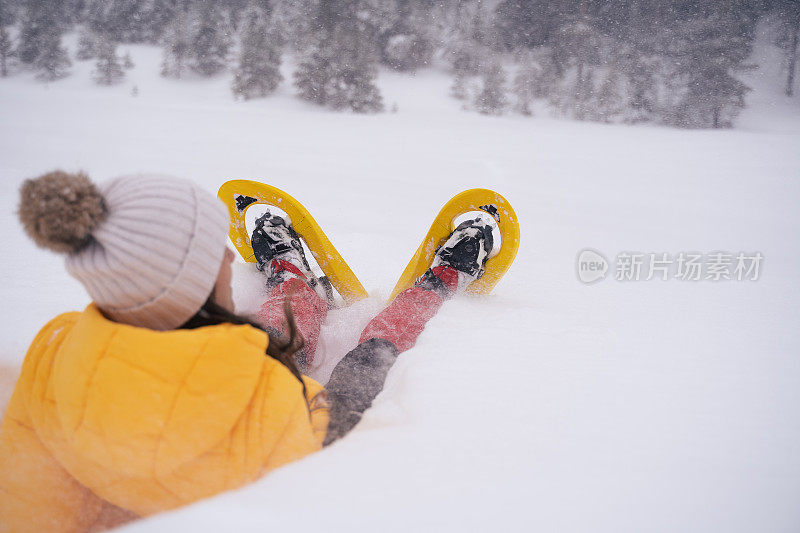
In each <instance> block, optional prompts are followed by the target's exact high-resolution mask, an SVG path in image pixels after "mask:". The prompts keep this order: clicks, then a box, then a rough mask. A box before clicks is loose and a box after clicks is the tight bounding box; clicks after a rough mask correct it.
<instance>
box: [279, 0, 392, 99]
mask: <svg viewBox="0 0 800 533" xmlns="http://www.w3.org/2000/svg"><path fill="white" fill-rule="evenodd" d="M356 7H357V6H356V5H355V4H354V3H352V2H347V1H344V0H331V1H325V2H320V3H319V5H318V6H317V9H316V10H315V12H314V14H313V15H314V21H315V22H314V23H315V24H316V25H317V26H318V27H319V28H320V30H319V31H318V32H317V34H316V36H315V40H314V41H313V42H312V43H311V45H310V46H309V48H308V50H307V52H306V54H305V57H304V59H303V61H302V62H301V63H300V64H299V65H298V67H297V70H296V71H295V73H294V85H295V87H296V88H297V90H298V94H299V95H300V97H301V98H303V99H305V100H308V101H311V102H314V103H316V104H318V105H322V106H327V107H330V108H332V109H337V110H342V109H350V110H352V111H355V112H357V113H376V112H379V111H383V109H384V105H383V98H382V97H381V94H380V91H379V90H378V87H377V86H376V85H375V77H376V76H377V68H376V62H377V61H376V55H377V54H376V53H375V50H374V48H373V46H374V42H373V41H372V40H371V39H369V38H366V37H367V36H365V30H364V29H363V28H361V27H360V26H359V21H358V18H357V17H356V11H355V8H356Z"/></svg>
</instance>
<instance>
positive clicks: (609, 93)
mask: <svg viewBox="0 0 800 533" xmlns="http://www.w3.org/2000/svg"><path fill="white" fill-rule="evenodd" d="M626 91H627V87H626V85H625V79H624V78H623V76H622V74H621V72H620V68H619V65H618V64H617V63H612V64H610V65H609V66H608V69H607V71H606V76H605V79H604V80H603V82H602V83H601V84H600V87H599V89H598V90H597V94H596V96H595V103H594V108H593V113H592V118H593V119H594V120H597V121H599V122H617V121H619V120H620V119H621V118H622V116H623V113H624V112H625V105H626V103H627V102H626Z"/></svg>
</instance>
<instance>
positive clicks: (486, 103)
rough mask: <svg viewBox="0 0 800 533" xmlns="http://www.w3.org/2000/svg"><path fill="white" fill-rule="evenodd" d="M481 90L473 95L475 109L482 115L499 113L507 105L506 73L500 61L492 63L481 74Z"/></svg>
mask: <svg viewBox="0 0 800 533" xmlns="http://www.w3.org/2000/svg"><path fill="white" fill-rule="evenodd" d="M481 82H482V87H481V91H480V92H479V93H478V94H476V95H475V100H474V102H473V104H474V106H475V109H477V110H478V112H479V113H483V114H484V115H500V114H502V113H503V111H505V109H506V106H507V105H508V99H507V97H506V92H507V89H506V74H505V71H504V70H503V66H502V65H500V63H492V64H491V65H490V66H489V67H487V68H486V70H485V71H484V73H483V75H482V76H481Z"/></svg>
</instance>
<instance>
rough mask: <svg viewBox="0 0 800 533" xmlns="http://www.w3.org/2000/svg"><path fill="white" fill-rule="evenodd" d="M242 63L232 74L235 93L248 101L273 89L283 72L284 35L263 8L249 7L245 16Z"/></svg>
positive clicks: (243, 22)
mask: <svg viewBox="0 0 800 533" xmlns="http://www.w3.org/2000/svg"><path fill="white" fill-rule="evenodd" d="M241 24H242V43H241V50H240V52H239V65H238V66H237V67H236V70H235V71H234V75H233V86H232V89H233V94H234V95H236V96H241V97H242V98H244V99H245V100H248V99H250V98H256V97H264V96H266V95H268V94H269V93H271V92H273V91H274V90H275V89H276V88H277V87H278V85H279V84H280V82H281V81H282V80H283V76H282V75H281V72H280V66H281V52H282V47H283V44H284V43H283V38H282V37H281V35H280V33H279V32H278V31H277V29H276V28H275V26H274V23H271V22H270V21H269V20H267V18H266V15H265V14H264V12H263V11H262V10H261V9H258V8H256V7H252V8H250V9H249V10H248V11H247V12H246V13H245V14H244V16H243V17H242V23H241Z"/></svg>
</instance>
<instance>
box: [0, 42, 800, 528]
mask: <svg viewBox="0 0 800 533" xmlns="http://www.w3.org/2000/svg"><path fill="white" fill-rule="evenodd" d="M125 49H130V50H131V53H132V56H133V59H134V61H135V62H136V68H135V69H134V71H132V72H131V73H130V74H129V80H128V81H126V82H125V83H123V84H121V85H119V86H116V87H111V88H99V87H96V86H94V85H93V84H92V82H91V80H90V76H89V72H90V71H91V69H92V67H93V65H92V64H91V62H82V63H77V62H76V64H75V68H74V71H73V74H72V76H71V77H69V78H67V79H65V80H61V81H58V82H55V83H51V84H48V85H44V84H41V83H38V82H34V81H33V79H32V76H31V75H28V74H19V75H16V76H14V77H12V78H9V79H3V80H0V123H2V128H0V180H1V181H0V182H2V183H3V184H4V187H3V190H2V192H1V193H0V223H2V228H3V232H2V235H1V236H0V239H2V244H3V249H4V250H5V253H4V256H3V260H2V261H1V262H0V269H2V274H3V279H4V280H5V288H4V290H3V295H4V300H5V311H4V313H5V314H4V319H3V320H2V321H0V334H1V335H2V338H3V339H4V343H3V347H2V348H0V363H2V364H3V365H5V369H4V370H3V371H2V372H0V388H2V389H3V390H2V392H3V394H4V395H5V396H7V395H8V394H9V393H10V383H11V382H12V380H13V376H14V374H15V373H16V371H17V368H18V367H19V365H20V363H21V361H22V359H23V357H24V351H25V349H26V347H27V345H28V343H29V342H30V340H31V339H32V337H33V335H34V334H35V333H36V331H37V330H38V328H39V327H41V326H42V325H43V324H44V323H45V322H46V321H47V320H48V319H49V318H50V317H52V316H53V315H55V314H57V313H59V312H63V311H66V310H70V309H80V308H82V307H83V306H84V305H85V304H86V303H87V302H88V300H87V296H86V295H85V293H84V292H83V289H82V288H81V286H80V285H79V284H78V283H77V282H76V281H74V280H72V279H71V278H70V277H69V276H68V275H67V274H66V273H65V271H64V269H63V267H62V262H61V260H60V259H59V258H58V257H56V256H54V255H52V254H50V253H48V252H44V251H41V250H38V249H36V248H35V247H34V246H33V244H31V243H30V242H29V241H28V240H27V239H26V238H25V237H24V235H23V234H22V231H21V229H20V227H19V224H18V223H17V221H16V216H15V210H16V202H17V188H18V186H19V184H20V182H21V181H22V180H23V179H24V178H27V177H33V176H36V175H38V174H40V173H42V172H44V171H47V170H50V169H53V168H56V167H60V168H64V169H65V170H77V169H83V170H86V171H87V172H88V173H89V175H90V176H92V177H93V178H95V179H97V180H102V179H106V178H110V177H113V176H116V175H120V174H123V173H133V172H139V171H143V172H144V171H155V172H160V173H169V174H174V175H178V176H183V177H188V178H191V179H193V180H196V181H197V182H198V183H200V184H202V185H203V186H204V187H206V188H207V189H208V190H210V191H212V192H215V191H216V189H217V187H218V186H219V185H220V184H221V183H222V182H224V181H225V180H227V179H231V178H255V179H261V180H264V181H267V182H269V183H272V184H274V185H276V186H278V187H280V188H282V189H284V190H286V191H289V192H290V193H291V194H292V195H293V196H295V197H296V198H298V199H299V200H301V201H302V202H303V203H304V204H305V206H306V207H307V208H308V209H309V210H310V211H311V213H312V214H313V215H314V216H315V218H316V219H317V221H318V222H319V223H320V224H321V225H322V227H323V228H324V229H325V231H326V232H327V234H328V236H329V237H330V238H331V239H332V241H333V242H334V243H335V245H336V246H337V248H338V249H339V251H340V252H341V253H342V254H343V256H344V257H345V258H347V259H348V261H349V263H350V265H351V267H352V268H353V269H354V271H355V272H356V273H357V274H358V275H359V277H360V279H361V281H362V283H363V284H364V285H365V287H366V288H367V290H368V291H370V294H371V297H370V299H368V300H366V301H363V302H360V303H358V304H356V305H355V306H354V307H353V308H350V309H346V310H341V311H337V312H333V313H332V314H331V316H330V319H329V321H328V323H327V324H326V326H325V329H324V332H323V339H322V341H321V348H322V349H323V350H324V352H325V354H326V356H327V357H328V358H329V359H328V360H329V361H335V358H336V357H337V356H341V355H342V354H343V353H344V352H345V351H346V350H347V349H349V348H350V347H352V346H353V345H354V344H355V342H356V338H357V336H358V333H359V331H360V327H361V326H363V324H364V323H365V322H366V321H367V320H368V319H369V317H370V316H371V315H372V314H374V313H375V312H377V311H378V310H379V309H380V308H381V306H382V305H383V304H384V303H385V298H386V297H387V296H388V294H389V292H390V290H391V289H392V287H393V285H394V282H395V280H396V278H397V277H398V276H399V274H400V273H401V271H402V269H403V267H404V266H405V264H406V262H407V261H408V259H409V258H410V257H411V254H412V253H413V251H414V249H415V248H416V246H417V244H418V242H419V240H420V239H421V238H422V236H423V235H424V233H425V231H426V230H427V227H428V225H429V224H430V222H431V220H432V219H433V216H434V215H435V213H436V212H437V211H438V209H439V208H440V207H441V205H442V204H443V203H444V202H445V201H446V200H447V199H449V198H450V197H451V196H452V195H453V194H455V193H457V192H459V191H460V190H463V189H467V188H471V187H487V188H491V189H495V190H497V191H499V192H501V193H502V194H504V195H505V196H506V198H508V199H509V200H510V201H511V203H512V204H513V205H514V207H515V209H516V211H517V214H518V216H519V219H520V224H521V229H522V245H521V249H520V252H519V255H518V257H517V260H516V263H515V264H514V266H513V267H512V269H511V270H510V272H509V273H508V275H507V276H506V278H505V279H503V281H502V282H501V283H500V284H499V285H498V287H497V288H496V290H495V292H494V293H493V294H492V295H490V296H487V297H462V298H458V299H457V300H455V301H452V302H449V303H447V304H446V306H445V307H444V308H443V309H442V310H441V311H440V313H439V314H438V315H437V316H436V317H435V318H434V319H433V320H432V321H431V322H430V324H429V326H428V327H427V329H426V331H425V332H424V333H423V335H422V337H421V338H420V340H419V343H418V344H417V346H416V347H415V348H414V349H412V350H411V351H409V352H407V353H405V354H403V355H402V356H401V357H400V359H399V361H398V363H397V365H396V366H395V367H394V368H393V369H392V371H391V372H390V374H389V377H388V380H387V383H386V388H385V390H384V391H383V392H382V393H381V395H380V396H379V397H378V398H377V400H376V402H375V404H374V406H373V408H372V409H371V410H370V411H368V412H367V414H366V416H365V417H364V420H363V422H362V423H361V424H360V425H359V426H358V427H357V428H356V430H355V431H354V432H353V433H352V434H350V435H349V436H347V437H346V438H345V439H344V440H342V441H340V442H339V443H337V444H335V445H334V446H332V447H330V448H328V449H325V450H323V451H322V452H320V453H318V454H315V455H313V456H311V457H308V458H306V459H304V460H302V461H299V462H297V463H294V464H292V465H290V466H287V467H285V468H283V469H280V470H279V471H276V472H273V473H271V474H269V475H268V476H266V477H265V478H263V479H262V480H260V481H259V482H257V483H255V484H253V485H251V486H248V487H245V488H243V489H241V490H239V491H235V492H231V493H228V494H224V495H221V496H219V497H216V498H213V499H210V500H207V501H203V502H200V503H198V504H196V505H193V506H190V507H187V508H184V509H180V510H177V511H175V512H172V513H168V514H163V515H160V516H156V517H153V518H151V519H149V520H146V521H140V522H137V523H135V524H133V525H131V526H129V529H130V530H131V531H175V530H189V529H191V530H196V531H200V530H203V531H206V530H207V531H213V530H222V529H224V530H230V531H239V530H256V529H257V530H267V529H270V528H271V527H272V528H278V527H280V528H281V530H283V531H305V530H309V531H310V530H320V529H326V530H332V531H342V530H352V531H372V530H382V531H409V530H440V529H445V530H462V531H485V530H490V529H491V530H526V531H527V530H541V531H564V532H569V531H598V532H600V531H603V532H606V531H607V532H623V531H630V532H638V531H687V532H688V531H696V532H707V531H726V532H729V533H730V532H739V531H741V532H745V531H748V532H749V531H752V532H755V531H758V532H764V531H769V532H783V531H785V532H789V531H797V530H798V529H800V508H798V506H797V502H798V501H800V359H798V348H799V347H800V343H799V342H798V341H799V340H800V339H798V327H797V324H796V323H797V320H798V318H799V317H800V313H798V311H800V303H799V302H800V298H798V297H799V296H800V294H799V293H800V290H799V289H798V286H797V282H796V279H797V269H798V265H800V244H798V240H797V237H796V234H797V231H798V222H799V221H800V216H799V215H798V210H797V206H798V204H800V150H798V147H800V99H798V98H795V99H794V100H789V99H787V98H785V97H782V96H781V95H780V88H781V85H780V84H779V82H778V81H777V77H778V75H779V74H780V73H779V72H777V71H776V70H775V69H774V68H772V67H765V68H762V69H761V71H759V72H756V73H751V74H749V75H748V81H749V82H750V83H751V84H752V85H753V86H754V88H755V89H756V90H755V91H754V93H753V94H752V95H751V96H750V98H749V101H750V103H751V108H750V109H748V110H747V111H746V112H745V114H744V115H743V117H742V118H741V120H740V123H739V126H738V128H737V129H735V130H732V131H680V130H672V129H664V128H656V127H648V126H641V127H627V126H604V125H598V124H581V123H574V122H568V121H561V120H554V119H551V118H547V116H546V115H543V114H541V113H540V114H539V116H536V117H534V118H532V119H529V118H523V117H519V116H507V117H501V118H489V117H483V116H480V115H477V114H472V113H465V112H462V111H460V110H459V109H458V103H457V102H456V101H455V100H452V99H450V98H449V97H448V96H447V94H448V87H449V83H450V81H449V79H448V78H447V77H446V76H445V75H444V74H442V73H441V72H437V71H435V70H429V71H423V72H420V73H419V74H418V75H417V76H416V77H415V78H411V77H408V76H401V75H396V74H391V73H388V72H384V73H382V74H381V79H380V85H381V87H382V89H383V91H384V96H385V98H386V101H387V103H388V104H389V106H391V104H392V103H394V102H397V104H398V106H399V112H398V113H386V114H383V115H379V116H355V115H350V114H335V113H330V112H327V111H322V110H319V109H317V108H313V107H311V106H309V105H306V104H305V103H303V102H301V101H300V100H298V99H297V98H295V97H294V96H293V95H292V89H291V87H290V84H289V83H288V82H284V84H283V85H282V86H281V88H280V90H279V92H278V94H277V95H275V96H273V97H271V98H268V99H264V100H257V101H251V102H247V103H241V102H240V103H236V102H234V101H233V100H232V97H231V94H230V90H229V76H227V75H226V76H223V77H220V78H216V79H213V80H185V81H170V80H164V79H161V78H159V77H158V76H157V72H158V61H159V51H158V50H157V49H156V48H153V47H148V46H129V47H123V48H122V50H123V51H124V50H125ZM760 50H761V52H760V53H761V54H762V55H767V54H771V53H773V52H771V51H770V50H769V49H768V48H766V47H761V48H760ZM757 59H758V58H757ZM771 64H774V63H771ZM289 74H290V71H289V69H288V68H287V71H286V76H287V78H289ZM134 84H135V85H136V86H137V87H138V91H139V95H138V96H137V97H133V96H131V89H132V87H133V85H134ZM586 247H591V248H595V249H597V250H600V251H602V252H604V253H605V254H606V255H607V256H609V257H611V258H613V256H615V255H616V254H617V253H618V252H622V251H640V252H668V253H672V254H676V253H678V252H681V251H701V252H711V251H716V250H725V251H729V252H738V251H747V252H753V251H760V252H761V253H762V254H764V256H765V260H764V264H763V266H762V273H761V279H759V280H758V281H756V282H719V283H713V282H710V281H703V282H697V283H681V282H678V281H675V280H670V281H666V282H661V281H651V282H644V281H640V282H629V283H622V282H617V281H615V280H613V279H606V280H604V281H601V282H599V283H597V284H595V285H592V286H586V285H583V284H581V283H580V282H579V281H578V280H577V278H576V274H575V259H576V256H577V254H578V252H579V251H580V250H581V249H583V248H586ZM257 282H258V280H257V278H256V279H254V275H253V273H252V272H251V271H250V270H249V269H248V268H247V267H245V266H244V265H243V266H240V267H238V268H237V269H236V279H235V288H236V295H237V298H238V301H239V303H240V305H242V307H243V308H246V307H248V306H251V305H252V304H253V303H254V301H256V300H257V298H255V299H254V296H253V293H252V291H251V289H250V288H251V287H252V286H253V284H254V283H255V284H257ZM321 372H322V373H323V374H324V370H321Z"/></svg>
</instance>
